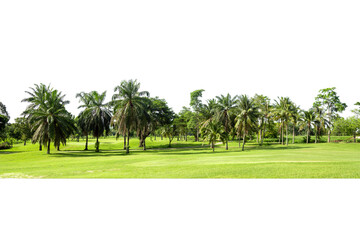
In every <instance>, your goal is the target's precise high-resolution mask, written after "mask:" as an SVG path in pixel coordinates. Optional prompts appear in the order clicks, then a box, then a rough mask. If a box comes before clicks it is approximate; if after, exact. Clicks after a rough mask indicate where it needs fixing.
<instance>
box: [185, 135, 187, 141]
mask: <svg viewBox="0 0 360 240" xmlns="http://www.w3.org/2000/svg"><path fill="white" fill-rule="evenodd" d="M185 142H187V133H185Z"/></svg>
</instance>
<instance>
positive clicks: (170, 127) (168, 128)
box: [161, 124, 178, 147]
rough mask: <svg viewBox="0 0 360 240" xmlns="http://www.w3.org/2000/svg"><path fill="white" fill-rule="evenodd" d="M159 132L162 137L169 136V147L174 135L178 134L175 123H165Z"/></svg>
mask: <svg viewBox="0 0 360 240" xmlns="http://www.w3.org/2000/svg"><path fill="white" fill-rule="evenodd" d="M161 134H162V135H163V136H164V137H167V138H169V147H171V142H172V140H173V139H174V137H175V136H176V135H177V134H178V129H177V127H176V125H175V124H167V125H165V126H163V127H162V130H161Z"/></svg>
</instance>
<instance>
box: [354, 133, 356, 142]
mask: <svg viewBox="0 0 360 240" xmlns="http://www.w3.org/2000/svg"><path fill="white" fill-rule="evenodd" d="M354 143H356V132H354Z"/></svg>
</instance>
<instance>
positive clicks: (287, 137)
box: [286, 123, 289, 146]
mask: <svg viewBox="0 0 360 240" xmlns="http://www.w3.org/2000/svg"><path fill="white" fill-rule="evenodd" d="M288 128H289V124H288V123H286V146H288V145H289V135H288Z"/></svg>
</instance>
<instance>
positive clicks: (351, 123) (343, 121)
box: [333, 116, 360, 143]
mask: <svg viewBox="0 0 360 240" xmlns="http://www.w3.org/2000/svg"><path fill="white" fill-rule="evenodd" d="M359 132H360V118H358V117H356V116H352V117H348V118H338V119H336V120H335V121H334V130H333V133H334V134H336V135H351V136H353V141H354V143H355V142H356V136H357V134H358V133H359Z"/></svg>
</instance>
